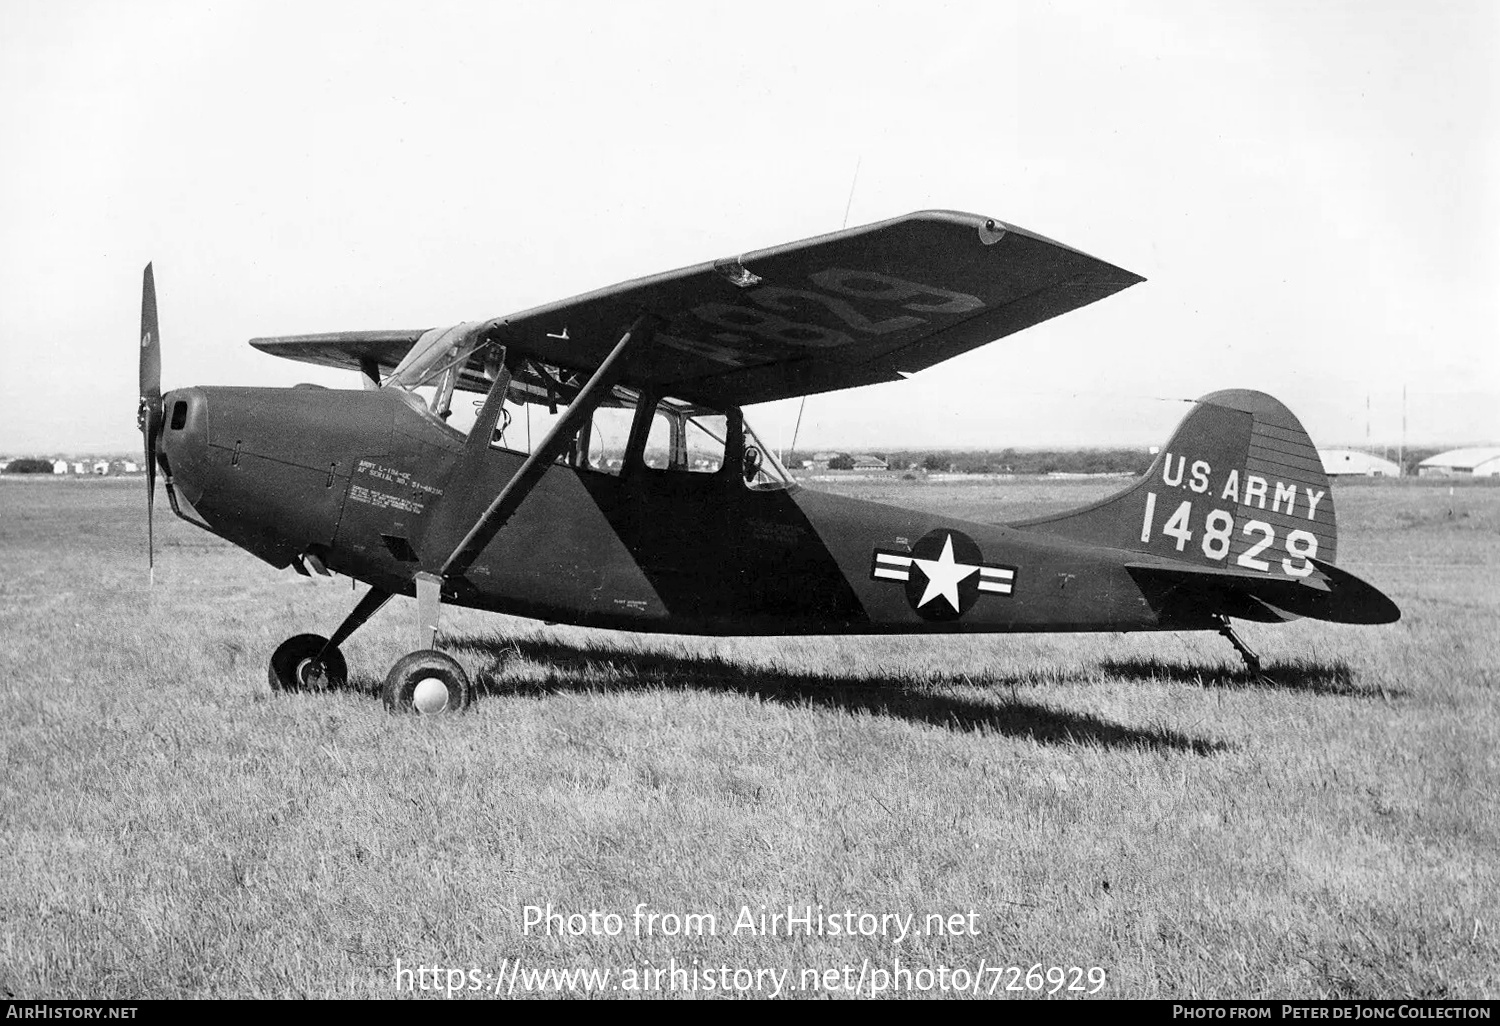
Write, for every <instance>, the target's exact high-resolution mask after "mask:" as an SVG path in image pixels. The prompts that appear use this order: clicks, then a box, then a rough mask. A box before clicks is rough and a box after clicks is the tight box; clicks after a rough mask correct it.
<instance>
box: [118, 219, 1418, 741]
mask: <svg viewBox="0 0 1500 1026" xmlns="http://www.w3.org/2000/svg"><path fill="white" fill-rule="evenodd" d="M1143 280H1144V279H1143V278H1141V277H1140V276H1139V275H1136V274H1132V273H1130V272H1129V271H1125V270H1122V269H1121V268H1119V267H1116V266H1114V265H1112V264H1109V263H1106V262H1104V261H1102V260H1099V259H1096V258H1094V257H1091V256H1089V255H1087V254H1084V253H1082V252H1079V251H1078V250H1076V249H1073V248H1071V247H1068V246H1065V245H1062V244H1060V243H1057V242H1054V241H1052V240H1050V239H1047V238H1044V237H1042V236H1040V235H1037V234H1034V233H1032V232H1029V231H1027V230H1025V229H1023V228H1018V227H1016V226H1015V225H1011V224H1007V223H1005V222H1002V221H998V220H995V219H994V218H989V217H984V216H980V215H976V214H967V213H959V212H953V211H922V212H918V213H913V214H909V215H906V216H903V217H897V218H894V219H891V220H887V221H883V222H880V223H876V224H870V225H865V226H863V227H857V228H852V229H846V230H842V231H838V232H834V233H832V234H828V235H823V236H819V237H816V238H812V239H807V240H804V241H801V242H793V243H789V244H785V245H781V246H775V247H772V248H770V249H763V250H758V251H755V252H750V253H744V254H740V255H738V256H734V257H729V258H726V259H721V260H715V261H710V262H707V263H702V264H698V265H695V266H692V267H687V268H683V269H680V270H676V271H670V272H667V273H664V274H658V275H655V276H652V277H647V278H641V279H638V280H634V281H629V282H625V283H623V284H619V285H614V286H611V287H608V288H604V289H601V290H598V291H595V292H590V293H587V294H585V295H581V296H577V297H574V298H572V299H565V300H562V301H560V302H555V303H550V304H547V305H544V306H539V307H536V308H534V309H530V310H525V311H522V312H520V313H515V314H511V315H509V316H505V317H497V318H493V319H490V320H485V321H474V322H467V323H463V324H458V325H452V326H447V327H438V328H431V329H414V330H381V331H352V332H337V333H328V334H309V335H294V336H282V337H275V338H256V339H252V340H251V342H250V344H251V345H252V346H254V347H256V348H257V349H259V350H261V351H263V352H267V353H271V354H273V355H275V356H280V357H286V358H290V359H293V360H299V361H304V362H307V363H311V364H317V365H321V366H326V367H335V368H344V369H348V370H353V371H357V372H359V374H360V375H361V378H362V384H363V387H362V388H359V389H328V388H323V387H320V386H316V385H298V386H294V387H291V388H241V387H223V386H215V387H208V386H195V387H190V388H178V389H173V390H172V391H169V392H166V393H163V392H162V391H161V333H160V330H159V327H158V324H157V310H156V289H155V281H154V276H153V271H152V267H151V265H150V264H148V265H147V266H146V269H145V274H144V279H143V283H142V303H141V350H140V393H141V399H140V407H139V418H138V419H139V426H140V428H141V431H142V434H143V438H144V442H145V453H146V464H147V480H146V488H147V523H148V561H149V562H150V564H151V565H152V566H153V568H154V558H155V557H154V546H155V542H154V528H153V527H152V526H151V525H152V517H153V515H154V513H153V510H154V502H155V499H154V496H155V478H156V472H157V470H158V469H160V471H161V473H162V475H163V477H164V481H165V486H166V493H167V496H168V499H169V500H170V502H171V507H172V510H173V512H174V513H175V514H176V515H177V516H179V517H181V518H182V519H184V520H187V521H188V522H190V523H193V524H196V525H197V526H199V527H201V528H203V529H205V530H207V531H210V532H212V533H213V534H215V535H218V536H219V537H221V538H224V539H227V540H228V541H230V542H232V543H234V544H235V545H238V546H240V547H242V548H244V549H246V550H247V551H249V552H251V553H253V554H254V555H256V556H258V557H259V558H260V559H262V560H264V561H266V562H267V563H269V564H271V566H273V567H276V568H279V569H285V568H287V567H292V568H294V569H295V570H296V571H297V572H298V573H302V574H323V575H327V574H330V573H339V574H344V575H348V576H349V577H351V578H353V579H355V580H358V581H361V582H363V583H364V584H365V585H367V586H368V590H366V591H365V592H364V594H363V596H362V597H361V598H360V599H359V600H358V602H357V604H356V605H355V607H354V609H353V610H352V611H351V612H350V613H349V614H348V616H347V617H346V618H345V619H344V621H343V622H342V623H340V624H339V625H338V626H337V627H335V628H334V629H333V631H332V632H331V633H330V634H329V635H327V636H324V635H319V634H311V633H307V634H297V635H295V636H293V637H290V638H288V639H287V640H286V641H284V642H283V643H282V644H281V645H280V646H279V647H278V648H277V649H276V650H275V652H274V653H273V654H272V655H271V657H270V661H269V668H268V679H269V683H270V686H271V687H272V688H273V689H275V690H278V691H284V692H295V691H307V690H321V689H324V688H328V687H336V686H341V685H343V684H345V683H346V682H347V680H348V666H347V663H346V661H345V658H344V655H343V652H342V646H343V645H344V643H345V642H346V641H348V639H349V638H350V636H351V635H352V634H353V633H354V632H355V631H356V630H357V629H359V627H361V626H362V625H363V624H364V623H365V622H366V621H367V620H369V618H370V617H371V616H372V615H373V614H374V613H375V612H376V611H377V610H379V609H380V608H381V607H382V606H384V605H385V603H386V602H387V601H388V600H389V599H390V598H391V597H392V596H393V595H403V596H407V597H415V599H416V606H415V618H414V623H413V628H414V629H413V634H412V646H413V648H412V651H411V652H410V654H408V655H406V656H404V657H403V658H401V659H400V660H398V661H397V662H396V663H395V665H394V666H392V667H391V668H390V670H389V672H388V673H387V675H386V678H385V681H384V685H383V687H382V695H383V698H384V702H385V705H386V706H387V707H388V708H389V709H390V710H392V711H393V712H406V713H418V714H428V715H432V714H439V713H451V712H457V711H459V710H462V709H464V708H466V707H467V706H468V705H469V704H470V703H471V702H472V701H473V699H474V696H475V688H474V685H473V683H472V681H471V679H470V677H469V675H468V673H467V671H466V670H465V669H464V668H463V667H462V666H461V665H460V664H459V663H458V662H457V661H456V660H455V659H454V658H453V657H452V656H451V655H449V654H448V653H446V652H444V651H443V650H442V649H441V647H440V644H441V642H440V640H439V639H440V635H439V626H440V619H441V613H442V609H443V607H444V606H449V605H451V606H460V607H469V608H475V609H482V610H492V611H496V612H503V613H509V614H513V615H518V616H523V617H532V618H536V619H540V620H545V621H548V622H560V623H568V624H577V625H582V626H588V627H604V628H615V629H623V630H632V631H648V632H667V633H673V634H686V635H771V636H775V635H794V634H795V635H805V634H945V633H985V632H994V633H1005V632H1025V631H1202V630H1213V631H1217V632H1219V633H1221V634H1223V635H1224V636H1225V637H1226V638H1227V639H1228V640H1229V641H1230V642H1231V643H1232V644H1233V645H1234V647H1235V649H1236V650H1237V651H1238V652H1239V653H1240V655H1241V657H1242V658H1243V659H1244V660H1245V662H1246V665H1247V666H1248V667H1249V668H1250V670H1251V672H1253V673H1259V671H1260V664H1259V659H1258V657H1257V656H1256V655H1255V654H1254V653H1253V652H1251V651H1250V649H1249V648H1248V647H1246V646H1245V644H1244V643H1243V641H1242V640H1241V639H1240V638H1239V637H1238V636H1237V635H1236V633H1235V632H1234V630H1233V627H1232V624H1231V619H1241V620H1248V621H1254V622H1260V623H1277V622H1284V621H1288V620H1293V619H1296V618H1299V617H1307V618H1311V619H1317V620H1326V621H1332V622H1337V623H1358V624H1382V623H1391V622H1394V621H1395V620H1397V619H1398V618H1399V616H1400V611H1399V610H1398V609H1397V607H1396V605H1395V604H1394V603H1393V602H1392V601H1391V600H1390V599H1389V598H1387V597H1386V596H1385V595H1383V594H1382V593H1381V592H1380V591H1378V590H1377V589H1376V588H1374V587H1373V586H1371V585H1369V584H1367V583H1365V582H1364V581H1362V580H1360V579H1359V578H1357V577H1355V576H1354V575H1352V574H1350V573H1349V572H1347V571H1345V570H1341V569H1339V568H1338V567H1337V566H1336V565H1335V563H1334V559H1335V556H1336V547H1337V526H1336V520H1335V515H1334V501H1333V494H1332V491H1331V489H1330V488H1329V484H1328V478H1327V477H1326V476H1325V474H1324V472H1323V469H1322V464H1321V462H1320V461H1319V458H1318V454H1317V450H1316V449H1315V448H1314V447H1313V445H1312V442H1311V441H1310V440H1309V439H1308V436H1307V433H1306V432H1305V431H1304V430H1303V428H1302V425H1301V424H1300V423H1299V422H1298V421H1297V418H1296V417H1295V416H1293V414H1292V413H1291V412H1290V411H1289V410H1288V409H1287V408H1286V407H1285V406H1283V405H1282V404H1281V403H1280V402H1278V401H1277V400H1276V399H1274V398H1272V397H1271V396H1269V395H1266V394H1264V393H1261V392H1255V391H1249V390H1242V389H1236V390H1227V391H1218V392H1213V393H1211V394H1209V395H1205V396H1204V397H1203V398H1201V399H1199V400H1198V401H1197V402H1196V403H1195V404H1194V405H1193V406H1192V408H1191V409H1190V411H1189V412H1188V413H1187V415H1186V417H1185V418H1184V419H1183V421H1182V423H1181V424H1180V425H1179V426H1178V428H1177V430H1176V432H1175V433H1174V434H1173V435H1172V436H1171V438H1170V440H1168V441H1167V443H1166V444H1165V445H1164V446H1163V447H1162V449H1161V452H1160V453H1159V455H1157V456H1156V458H1155V459H1154V461H1153V462H1152V464H1151V466H1150V468H1149V469H1148V470H1147V472H1146V473H1145V475H1144V476H1143V477H1141V478H1140V479H1139V480H1137V481H1135V482H1133V483H1131V484H1129V485H1128V486H1126V487H1125V488H1124V489H1123V490H1121V491H1120V492H1119V493H1118V494H1116V495H1113V496H1111V497H1109V498H1106V499H1104V500H1102V501H1100V502H1095V503H1092V504H1090V505H1088V506H1085V507H1083V508H1081V509H1077V510H1073V511H1071V512H1067V513H1061V514H1057V515H1052V516H1045V517H1040V518H1035V519H1030V520H1024V521H1018V522H1013V523H998V522H996V523H986V522H978V521H974V520H965V519H961V518H958V517H954V516H949V515H945V514H939V513H927V512H921V511H917V510H909V509H903V508H899V507H896V506H891V505H884V504H881V503H876V502H868V501H863V500H859V499H854V498H847V497H843V496H837V495H832V494H828V493H825V492H820V491H815V490H812V489H809V488H804V487H801V486H800V485H799V484H798V483H797V482H796V481H795V480H794V479H793V478H792V476H791V475H790V474H789V473H788V472H787V471H786V469H785V468H784V467H783V466H782V465H781V463H780V462H779V461H778V459H777V457H776V455H775V454H774V453H773V452H772V450H771V449H770V448H768V447H767V446H766V445H765V444H764V443H763V442H762V441H761V439H760V437H759V436H758V435H756V433H755V432H754V430H753V429H752V428H751V426H750V425H749V423H748V422H747V421H746V419H745V418H744V416H743V414H742V413H741V408H742V407H744V406H746V405H749V404H752V403H761V402H768V401H771V400H777V399H787V398H792V397H798V396H807V395H813V394H818V393H823V392H828V391H832V390H835V389H844V388H851V387H854V386H859V385H867V384H873V383H876V382H887V381H899V380H901V379H903V378H905V377H909V376H911V375H912V374H915V373H916V372H918V371H921V370H923V369H925V368H927V367H930V366H932V365H934V364H937V363H939V362H941V361H944V360H947V359H950V358H952V357H956V356H958V355H960V354H962V353H965V352H968V351H969V350H972V349H974V348H976V347H978V346H981V345H985V344H987V343H989V342H992V341H994V340H996V339H1000V338H1003V337H1005V336H1007V335H1010V334H1012V333H1013V332H1017V331H1020V330H1022V329H1024V328H1027V327H1030V326H1032V325H1034V324H1037V323H1039V322H1041V321H1044V320H1047V319H1049V318H1052V317H1055V316H1058V315H1059V314H1062V313H1066V312H1067V311H1069V310H1073V309H1076V308H1078V307H1081V306H1085V305H1087V304H1089V303H1093V302H1095V301H1097V300H1100V299H1103V298H1105V297H1107V296H1110V295H1112V294H1114V293H1116V292H1118V291H1120V290H1122V289H1124V288H1127V287H1129V286H1131V285H1134V284H1136V283H1138V282H1141V281H1143ZM462 394H468V395H469V396H470V398H469V399H467V400H464V399H463V398H462V397H461V395H462ZM473 396H478V397H480V398H472V397H473Z"/></svg>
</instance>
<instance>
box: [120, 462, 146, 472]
mask: <svg viewBox="0 0 1500 1026" xmlns="http://www.w3.org/2000/svg"><path fill="white" fill-rule="evenodd" d="M140 471H141V468H140V466H139V465H138V464H137V463H136V462H135V460H121V461H120V473H122V474H139V473H140Z"/></svg>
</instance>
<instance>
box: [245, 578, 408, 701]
mask: <svg viewBox="0 0 1500 1026" xmlns="http://www.w3.org/2000/svg"><path fill="white" fill-rule="evenodd" d="M390 597H391V593H390V592H388V591H382V590H381V589H379V588H371V589H370V590H369V591H367V592H365V597H364V598H362V599H360V600H359V605H357V606H355V607H354V611H353V612H352V613H350V614H349V615H348V616H346V617H345V618H344V622H343V623H341V624H339V628H338V630H336V631H334V632H333V637H331V638H325V637H323V636H322V635H319V634H297V635H294V636H293V637H290V638H287V639H286V640H285V641H283V642H282V643H281V645H280V646H279V647H277V649H276V651H275V653H274V654H273V655H272V656H271V667H270V673H269V676H270V681H271V689H272V690H273V691H323V690H325V689H327V688H341V687H343V686H344V685H345V684H347V683H348V682H349V666H348V664H347V663H345V662H344V654H343V653H342V652H340V651H339V646H340V645H342V644H343V643H344V642H345V641H347V640H348V639H349V635H351V634H353V633H354V632H355V631H357V630H359V629H360V628H361V627H363V626H364V623H365V621H366V620H368V619H369V618H370V617H372V616H374V615H375V611H376V610H378V609H379V608H380V607H381V606H383V605H385V602H386V599H388V598H390Z"/></svg>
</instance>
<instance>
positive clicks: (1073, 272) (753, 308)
mask: <svg viewBox="0 0 1500 1026" xmlns="http://www.w3.org/2000/svg"><path fill="white" fill-rule="evenodd" d="M1143 280H1144V279H1143V278H1141V277H1140V276H1139V275H1136V274H1132V273H1131V272H1129V271H1125V270H1122V269H1121V268H1119V267H1115V266H1114V265H1112V264H1108V263H1105V262H1104V261H1102V260H1098V259H1096V258H1094V257H1091V256H1089V255H1087V254H1085V253H1081V252H1079V251H1078V250H1075V249H1072V248H1070V247H1068V246H1064V245H1062V244H1060V243H1057V242H1053V241H1052V240H1050V239H1046V238H1043V237H1041V236H1039V235H1035V234H1033V233H1031V232H1028V231H1026V230H1024V229H1021V228H1017V227H1015V226H1013V225H1009V224H1005V223H1003V222H1000V221H996V220H994V219H993V218H986V217H982V216H980V215H977V214H965V213H958V212H953V211H922V212H919V213H914V214H908V215H906V216H904V217H898V218H895V219H892V220H889V221H882V222H880V223H878V224H871V225H865V226H863V227H859V228H851V229H848V230H846V231H840V232H834V233H832V234H829V235H823V236H819V237H817V238H813V239H806V240H803V241H801V242H792V243H787V244H785V245H781V246H775V247H772V248H770V249H763V250H757V251H755V252H752V253H745V254H742V255H739V256H736V257H731V258H726V259H722V260H717V261H710V262H707V263H702V264H698V265H695V266H693V267H686V268H682V269H680V270H676V271H669V272H667V273H664V274H659V275H654V276H652V277H649V278H640V279H637V280H635V281H629V282H624V283H621V284H619V285H613V286H610V287H609V288H605V289H600V290H598V291H595V292H590V293H587V294H585V295H581V296H575V297H573V298H571V299H565V300H561V301H559V302H555V303H549V304H546V305H544V306H539V307H534V308H532V309H530V310H525V311H522V312H520V313H517V314H514V315H511V316H509V317H505V318H501V319H499V322H500V323H499V325H498V327H497V329H496V330H495V331H494V332H493V337H494V339H495V341H496V342H499V343H500V344H503V345H505V346H507V347H508V348H510V349H514V350H515V351H518V352H520V353H524V354H526V355H528V356H531V357H534V358H537V359H541V360H545V361H547V362H548V363H551V364H554V365H556V366H559V367H567V368H571V369H574V370H578V371H584V372H591V371H592V370H593V369H595V368H596V367H598V366H599V364H600V363H601V362H602V361H603V360H604V358H605V357H606V356H607V355H608V353H609V351H610V349H611V347H612V346H613V345H614V343H615V342H616V341H617V340H618V338H619V334H620V332H621V331H622V330H623V328H624V326H626V325H628V324H630V323H631V322H632V321H634V320H635V319H636V318H637V317H639V316H641V315H642V314H649V315H652V316H654V317H655V318H656V321H657V335H656V344H655V345H653V346H652V347H651V348H650V349H649V350H646V351H643V352H641V353H638V354H636V356H635V357H633V358H632V359H631V361H630V364H629V366H628V367H627V369H626V371H625V374H624V379H623V380H624V382H625V383H626V384H629V385H631V386H634V387H636V388H660V389H661V390H663V391H667V392H670V393H672V394H675V395H680V396H682V397H683V398H687V399H696V400H701V401H705V402H715V403H720V404H731V405H748V404H751V403H758V402H767V401H770V400H773V399H785V398H790V397H794V396H798V395H808V394H813V393H817V392H827V391H833V390H835V389H841V388H851V387H854V386H857V385H867V384H873V383H876V382H880V381H891V380H896V379H898V378H899V377H900V376H902V375H903V374H911V373H915V372H916V371H919V370H922V369H924V368H927V367H930V366H932V365H934V364H936V363H940V362H942V361H943V360H947V359H950V358H951V357H954V356H957V355H959V354H961V353H964V352H967V351H969V350H971V349H974V348H977V347H978V346H981V345H984V344H985V343H987V342H991V341H994V340H996V339H999V338H1003V337H1005V336H1006V335H1009V334H1012V333H1014V332H1017V331H1020V330H1022V329H1023V328H1027V327H1030V326H1031V325H1033V324H1038V323H1040V322H1041V321H1044V320H1048V319H1050V318H1052V317H1056V316H1058V315H1059V314H1062V313H1066V312H1067V311H1069V310H1074V309H1077V308H1078V307H1081V306H1086V305H1088V304H1089V303H1093V302H1095V301H1097V300H1100V299H1103V298H1104V297H1106V296H1109V295H1112V294H1113V293H1115V292H1118V291H1120V290H1121V289H1124V288H1127V287H1129V286H1130V285H1134V284H1136V283H1137V282H1140V281H1143ZM418 334H420V333H414V332H352V333H341V334H338V335H326V336H317V335H306V336H294V337H288V338H279V339H255V340H253V341H252V344H253V345H255V346H256V348H258V349H261V350H263V351H266V352H270V353H274V354H275V355H278V356H287V357H290V358H292V359H300V360H307V361H308V362H314V363H322V364H324V365H326V366H339V367H350V368H356V369H357V368H358V367H359V366H360V364H361V361H362V360H366V359H374V360H376V362H378V363H379V364H380V366H381V367H383V368H389V367H394V366H395V363H396V362H399V359H400V356H399V355H397V356H396V357H395V359H394V360H392V359H391V356H392V355H393V352H394V349H395V348H396V347H399V346H400V345H401V344H402V340H405V339H410V341H408V342H406V343H405V344H406V345H407V346H409V345H410V344H411V342H414V341H415V340H416V336H417V335H418ZM475 359H476V360H478V359H480V357H479V356H476V358H475ZM470 369H471V370H476V369H477V364H476V365H475V366H473V367H471V368H470Z"/></svg>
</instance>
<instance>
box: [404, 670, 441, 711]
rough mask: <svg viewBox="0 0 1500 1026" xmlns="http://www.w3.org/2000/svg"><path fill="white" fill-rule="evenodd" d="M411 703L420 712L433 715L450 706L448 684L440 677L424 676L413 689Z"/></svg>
mask: <svg viewBox="0 0 1500 1026" xmlns="http://www.w3.org/2000/svg"><path fill="white" fill-rule="evenodd" d="M411 704H412V706H413V707H414V708H415V709H416V710H417V712H419V713H424V714H427V715H432V714H433V713H440V712H442V711H443V710H444V709H446V708H448V684H447V682H445V681H444V680H442V679H441V678H439V677H423V678H422V679H421V680H419V681H417V686H416V687H415V688H413V689H412V693H411Z"/></svg>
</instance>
